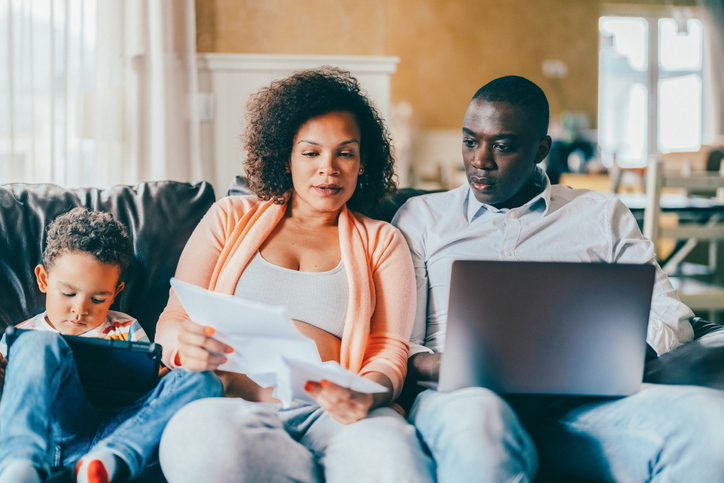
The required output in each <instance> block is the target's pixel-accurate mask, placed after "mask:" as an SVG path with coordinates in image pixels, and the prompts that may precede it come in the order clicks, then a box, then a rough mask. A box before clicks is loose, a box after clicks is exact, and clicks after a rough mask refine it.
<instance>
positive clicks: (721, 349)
mask: <svg viewBox="0 0 724 483" xmlns="http://www.w3.org/2000/svg"><path fill="white" fill-rule="evenodd" d="M692 326H693V328H694V334H695V339H694V340H693V341H692V342H689V343H688V344H684V345H682V346H680V347H677V348H676V349H674V350H673V351H671V352H667V353H666V354H663V355H661V356H660V357H657V358H655V359H652V360H650V361H647V362H646V366H645V369H644V382H652V383H656V384H684V385H695V386H704V387H712V388H716V389H724V325H717V324H712V323H710V322H707V321H706V320H704V319H701V318H699V317H696V318H694V319H692Z"/></svg>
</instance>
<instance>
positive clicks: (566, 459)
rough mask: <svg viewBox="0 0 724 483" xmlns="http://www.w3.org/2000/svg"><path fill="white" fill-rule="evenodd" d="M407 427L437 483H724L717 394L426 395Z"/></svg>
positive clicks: (655, 389)
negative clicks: (424, 450) (542, 481)
mask: <svg viewBox="0 0 724 483" xmlns="http://www.w3.org/2000/svg"><path fill="white" fill-rule="evenodd" d="M409 421H410V422H411V423H413V424H415V426H416V427H417V429H418V431H419V432H420V436H421V438H422V440H423V441H424V443H425V445H426V446H427V447H428V448H429V450H430V452H431V453H432V456H433V457H434V459H435V461H436V462H437V478H438V481H439V482H440V483H447V482H458V481H476V482H491V483H493V482H494V483H502V482H516V483H517V482H529V481H532V480H533V477H534V476H535V475H536V468H537V467H540V473H541V476H543V474H545V476H546V477H548V480H546V481H561V480H563V479H564V478H565V477H568V476H576V477H584V478H589V479H593V480H595V481H611V482H617V483H624V482H648V481H651V482H662V483H663V482H678V481H681V482H684V481H687V482H688V481H692V482H694V481H696V482H699V481H701V482H705V481H706V482H709V481H711V482H713V481H722V482H724V391H720V390H717V389H710V388H705V387H696V386H673V385H660V384H644V385H643V387H642V389H641V391H640V392H638V393H636V394H633V395H631V396H628V397H622V398H591V397H560V396H540V397H530V396H528V397H508V398H506V399H503V398H501V397H500V396H498V395H497V394H495V393H493V392H491V391H489V390H487V389H483V388H467V389H461V390H458V391H453V392H436V391H432V390H427V391H424V392H422V393H420V395H419V396H418V397H417V399H416V400H415V403H414V405H413V407H412V410H411V411H410V415H409Z"/></svg>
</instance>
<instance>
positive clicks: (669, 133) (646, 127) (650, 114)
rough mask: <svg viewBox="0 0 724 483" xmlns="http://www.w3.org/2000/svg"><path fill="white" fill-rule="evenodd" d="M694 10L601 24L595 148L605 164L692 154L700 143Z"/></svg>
mask: <svg viewBox="0 0 724 483" xmlns="http://www.w3.org/2000/svg"><path fill="white" fill-rule="evenodd" d="M695 13H696V10H694V9H691V8H686V9H678V10H671V11H668V12H661V13H644V14H642V15H633V14H631V15H611V16H604V17H601V19H600V21H599V32H600V52H599V99H598V106H599V112H598V116H599V117H598V128H599V145H600V147H601V153H602V157H603V161H604V164H606V165H607V166H611V165H612V163H613V160H614V159H615V160H616V162H617V164H618V165H620V166H622V167H641V166H645V165H646V163H647V161H648V158H649V156H650V155H653V154H658V153H666V152H672V151H696V150H698V149H699V148H700V147H701V144H702V142H704V140H705V139H704V138H705V129H704V124H705V122H704V119H705V116H706V112H705V105H706V102H705V100H706V97H707V85H706V84H707V76H706V75H705V73H706V60H705V41H706V36H705V32H704V26H703V23H702V22H701V20H700V19H698V18H696V17H695Z"/></svg>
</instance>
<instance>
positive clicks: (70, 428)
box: [0, 331, 223, 477]
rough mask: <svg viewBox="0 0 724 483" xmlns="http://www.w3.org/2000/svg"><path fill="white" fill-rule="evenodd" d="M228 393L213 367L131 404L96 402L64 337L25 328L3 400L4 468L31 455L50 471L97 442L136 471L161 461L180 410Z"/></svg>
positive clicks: (168, 380) (177, 374) (179, 377)
mask: <svg viewBox="0 0 724 483" xmlns="http://www.w3.org/2000/svg"><path fill="white" fill-rule="evenodd" d="M222 392H223V387H222V384H221V381H220V380H219V378H218V377H217V376H216V375H215V374H214V373H213V372H210V371H207V372H203V373H194V372H189V371H186V370H183V369H178V370H174V371H171V372H170V373H169V374H167V375H166V376H165V377H163V378H162V379H161V381H160V382H159V383H158V385H157V386H156V388H154V389H153V390H152V391H150V392H149V393H148V394H146V395H145V396H143V397H141V398H140V399H138V400H137V401H135V402H134V403H133V404H131V405H129V406H126V407H123V408H115V409H103V408H96V407H94V406H92V405H91V404H90V403H89V402H88V399H87V398H86V395H85V393H84V392H83V388H82V387H81V384H80V380H79V379H78V373H77V369H76V366H75V361H74V360H73V354H72V352H71V350H70V348H69V347H68V344H67V343H66V342H65V340H63V338H62V337H61V336H60V335H59V334H57V333H55V332H47V331H34V332H28V333H25V334H23V335H22V336H20V337H19V338H18V339H17V340H16V341H15V343H14V344H13V346H12V348H11V349H10V354H9V357H8V366H7V371H6V378H5V388H4V391H3V395H2V401H0V472H1V471H2V469H4V467H5V466H6V465H7V463H8V462H10V461H12V460H16V459H27V460H31V461H32V462H33V464H34V465H35V466H36V467H37V468H38V469H39V470H41V471H43V472H45V473H46V474H49V472H50V470H51V468H54V467H57V466H71V465H73V464H75V462H77V461H78V460H79V459H80V458H81V457H82V456H83V455H85V454H86V453H88V452H89V450H90V449H91V448H93V449H99V450H100V449H103V450H109V451H111V452H112V453H114V454H115V455H116V456H118V457H119V458H121V459H122V460H123V461H124V462H125V463H126V465H127V466H128V470H129V472H130V476H131V477H134V476H136V475H138V474H140V473H141V471H142V470H143V469H144V467H146V466H147V465H149V464H152V463H155V462H156V461H157V460H158V445H159V442H160V440H161V433H162V432H163V429H164V428H165V427H166V423H167V422H168V420H169V419H171V416H173V414H174V413H175V412H176V411H177V410H178V409H180V408H181V407H182V406H184V405H185V404H187V403H189V402H191V401H193V400H196V399H200V398H204V397H217V396H221V395H222Z"/></svg>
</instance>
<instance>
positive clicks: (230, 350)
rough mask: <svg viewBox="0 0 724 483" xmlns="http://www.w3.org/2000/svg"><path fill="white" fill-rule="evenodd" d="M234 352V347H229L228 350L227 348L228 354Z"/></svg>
mask: <svg viewBox="0 0 724 483" xmlns="http://www.w3.org/2000/svg"><path fill="white" fill-rule="evenodd" d="M232 352H234V348H233V347H227V348H226V353H227V354H231V353H232Z"/></svg>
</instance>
